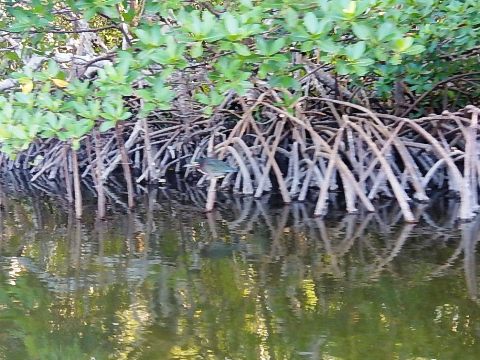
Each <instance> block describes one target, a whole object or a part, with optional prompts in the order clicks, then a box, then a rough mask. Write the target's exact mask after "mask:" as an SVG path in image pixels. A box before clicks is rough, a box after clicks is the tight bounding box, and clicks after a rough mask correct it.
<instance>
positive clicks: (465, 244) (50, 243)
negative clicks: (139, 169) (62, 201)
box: [0, 193, 480, 360]
mask: <svg viewBox="0 0 480 360" xmlns="http://www.w3.org/2000/svg"><path fill="white" fill-rule="evenodd" d="M182 196H183V195H182V194H179V193H174V194H161V193H159V194H150V195H149V196H148V197H147V196H146V197H145V198H144V199H143V200H142V201H143V203H142V204H141V205H140V206H139V207H138V208H139V209H142V210H139V211H137V212H134V213H130V214H128V213H126V211H123V210H121V209H117V210H118V211H116V210H115V209H112V211H111V213H114V215H111V216H110V217H109V219H108V221H106V222H101V221H96V220H95V219H94V209H91V211H87V217H86V218H85V219H84V220H83V221H82V222H79V221H76V220H74V217H73V216H72V214H71V213H70V214H69V213H68V212H66V211H65V210H62V209H61V207H60V206H59V205H58V203H57V202H51V201H49V200H48V199H44V198H38V197H37V198H30V197H25V196H21V195H18V196H13V195H12V196H9V197H7V198H5V199H3V201H4V205H5V206H4V209H3V210H2V211H1V212H0V216H1V218H0V226H1V229H0V230H1V231H0V233H1V238H0V359H6V360H13V359H22V360H25V359H39V360H49V359H62V360H67V359H75V360H79V359H97V360H98V359H235V360H236V359H272V360H273V359H362V360H364V359H382V360H383V359H478V358H479V356H480V355H479V354H480V345H479V342H480V306H479V301H478V299H477V286H478V275H477V274H478V261H477V260H478V259H477V255H476V253H475V246H476V243H477V241H478V238H479V237H480V231H479V227H480V225H479V224H480V219H477V220H476V221H474V222H473V223H468V224H457V223H455V221H454V220H452V214H451V211H454V210H451V207H448V206H447V205H448V204H447V205H445V204H442V205H441V206H442V207H441V208H438V206H437V207H430V208H425V209H417V211H419V212H420V213H419V214H420V215H419V217H420V218H421V221H420V223H419V224H416V225H405V224H402V222H401V215H399V210H398V208H395V207H391V206H387V205H385V206H384V207H380V210H379V212H378V213H375V214H358V215H354V216H352V215H350V216H344V215H342V214H341V213H336V212H333V214H334V215H332V216H330V217H328V218H326V219H314V218H311V217H310V216H309V215H310V214H311V213H312V211H311V208H310V207H309V206H308V205H305V204H294V205H292V206H289V207H278V206H275V205H274V204H273V205H272V202H271V201H268V199H262V200H261V201H259V200H253V199H249V198H234V199H230V200H227V201H224V202H223V204H222V205H221V206H220V207H219V208H220V209H219V211H217V212H216V213H214V214H211V215H209V216H207V215H205V214H203V213H202V212H201V209H200V208H199V207H198V206H195V205H194V204H192V203H191V201H187V200H185V199H183V197H182ZM453 208H454V206H453Z"/></svg>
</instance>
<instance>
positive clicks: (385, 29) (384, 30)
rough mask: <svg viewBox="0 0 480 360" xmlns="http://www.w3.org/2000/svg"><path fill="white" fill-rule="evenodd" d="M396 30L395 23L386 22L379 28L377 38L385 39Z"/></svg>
mask: <svg viewBox="0 0 480 360" xmlns="http://www.w3.org/2000/svg"><path fill="white" fill-rule="evenodd" d="M395 32H396V28H395V25H394V24H392V23H391V22H384V23H382V24H381V25H380V27H379V28H378V30H377V39H378V40H383V39H386V38H387V37H389V36H390V35H393V34H394V33H395Z"/></svg>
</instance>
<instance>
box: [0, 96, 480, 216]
mask: <svg viewBox="0 0 480 360" xmlns="http://www.w3.org/2000/svg"><path fill="white" fill-rule="evenodd" d="M317 93H318V92H317ZM280 95H281V94H280V92H278V93H277V92H276V91H273V90H266V91H264V92H257V93H256V98H253V99H252V98H250V99H248V100H246V99H244V98H232V99H231V100H230V101H229V102H228V104H230V105H228V106H233V105H232V104H237V105H240V110H238V108H237V109H236V110H235V111H233V110H231V109H229V108H227V107H226V106H227V105H225V106H224V107H223V108H221V109H219V110H218V111H217V112H216V113H215V115H214V116H213V117H212V118H211V119H206V118H204V117H202V116H193V115H192V116H190V115H182V116H180V117H179V118H178V119H177V118H176V117H175V116H172V117H169V116H170V115H168V114H164V113H159V115H156V116H155V117H149V118H142V119H140V120H138V121H135V122H130V123H129V122H124V123H121V124H117V126H116V127H115V128H113V129H112V130H109V131H106V132H103V133H100V132H99V131H98V130H97V129H96V130H95V131H94V132H93V134H91V135H87V136H85V137H84V138H83V139H81V146H80V148H79V149H78V150H76V151H74V150H73V149H71V146H70V144H68V143H64V142H62V141H60V140H57V139H49V140H45V141H41V140H40V139H38V140H36V141H35V143H34V144H32V145H31V146H30V147H29V148H28V149H27V150H25V151H24V152H22V153H19V154H17V158H16V159H15V161H12V160H9V159H8V157H6V155H5V154H1V159H2V162H1V164H2V166H3V167H4V169H16V168H19V169H26V170H27V171H28V172H29V173H30V174H31V181H32V183H35V184H37V187H38V188H42V189H45V191H47V190H48V189H51V190H48V191H53V189H54V186H57V187H58V185H52V181H51V180H52V179H55V180H58V181H60V183H59V184H60V188H61V189H63V191H65V193H66V194H65V198H66V199H67V201H68V202H71V201H74V203H75V209H76V216H77V217H81V204H82V198H81V193H80V191H81V186H80V181H82V182H84V183H85V185H87V186H86V187H87V189H88V188H91V189H95V190H94V193H96V195H97V198H98V201H99V208H98V211H99V215H103V216H104V215H105V208H106V202H107V201H114V202H122V201H123V200H122V198H121V197H122V196H121V194H119V195H120V196H117V195H115V196H114V194H113V193H110V192H105V191H103V188H104V186H105V185H104V184H105V183H109V182H110V181H111V179H112V178H113V177H114V176H115V174H118V173H119V172H120V173H123V178H124V179H125V181H124V183H125V184H124V185H123V186H124V187H125V188H126V189H125V190H126V191H123V192H124V193H125V194H126V208H132V207H133V205H134V193H135V191H136V190H135V187H139V186H141V185H142V183H143V182H148V183H158V181H159V180H161V179H160V177H162V176H167V177H168V176H170V175H171V174H177V175H176V176H177V177H178V178H180V179H182V178H183V179H192V178H197V179H200V181H198V185H199V186H200V185H201V184H203V183H204V182H205V180H206V179H207V178H205V177H200V176H198V174H197V173H196V172H195V171H192V168H189V167H184V165H185V164H188V163H190V162H191V161H193V160H197V159H199V158H201V157H204V156H207V155H210V156H216V157H218V158H219V159H223V160H224V161H226V162H228V163H230V164H231V165H232V166H235V167H237V168H238V169H239V171H238V172H237V173H235V174H230V175H228V176H226V177H225V178H224V179H223V180H222V181H221V182H219V181H218V180H213V179H210V181H209V191H208V194H207V197H206V199H204V200H205V201H206V202H207V204H206V207H205V208H206V210H207V211H210V210H212V209H213V206H214V203H215V197H216V195H215V194H216V190H217V185H219V186H220V187H221V188H222V189H224V188H231V189H233V190H234V191H238V192H241V193H242V194H245V195H253V196H254V197H255V198H259V197H261V196H262V195H264V194H265V193H268V192H270V191H272V190H278V191H279V193H280V194H281V196H282V199H283V201H284V202H285V203H291V202H292V201H294V200H299V201H305V200H307V199H314V200H315V201H316V204H317V206H316V208H315V211H314V214H315V215H317V216H323V215H325V214H326V213H327V212H328V210H329V207H330V206H332V205H333V204H332V202H331V201H330V200H331V199H332V196H331V194H332V191H333V190H334V191H336V192H342V193H343V195H344V196H343V198H344V200H345V207H346V210H347V211H348V212H356V211H357V209H359V208H358V206H361V208H363V209H366V210H367V211H375V208H374V206H373V204H372V200H373V199H378V198H380V197H393V198H394V199H395V201H396V202H397V204H398V205H399V206H400V208H401V210H402V214H403V218H404V220H406V221H407V222H414V221H416V220H418V217H417V216H416V215H415V213H414V212H413V211H412V204H411V197H413V198H415V199H416V200H420V201H426V200H428V199H429V195H430V194H432V190H433V189H435V188H448V189H450V190H452V191H455V192H457V193H458V195H459V212H458V217H459V218H460V219H463V220H468V219H471V218H472V217H473V216H474V214H475V212H476V211H478V209H479V189H478V188H479V186H480V162H479V161H478V160H479V152H480V146H479V145H478V141H479V139H478V135H479V134H478V126H479V124H478V114H479V113H480V109H478V108H476V107H474V106H469V107H467V108H465V109H463V110H460V111H458V112H455V113H448V112H445V113H442V114H441V115H431V116H424V117H422V118H419V119H407V118H404V117H399V116H395V115H391V114H380V113H376V112H374V111H372V110H371V109H368V108H366V107H364V106H360V105H358V104H352V103H349V102H346V101H341V100H336V99H331V98H329V97H327V95H325V96H324V97H314V96H305V97H303V98H300V99H298V100H297V101H296V102H295V103H294V104H292V105H291V106H290V107H288V108H285V107H282V106H281V105H279V104H280V101H279V100H280ZM172 114H176V113H175V112H172ZM67 160H69V161H67ZM72 179H73V181H72ZM62 182H63V183H62ZM72 182H73V184H72ZM53 183H55V182H53ZM92 185H94V186H92ZM329 201H330V202H329ZM204 206H205V205H204Z"/></svg>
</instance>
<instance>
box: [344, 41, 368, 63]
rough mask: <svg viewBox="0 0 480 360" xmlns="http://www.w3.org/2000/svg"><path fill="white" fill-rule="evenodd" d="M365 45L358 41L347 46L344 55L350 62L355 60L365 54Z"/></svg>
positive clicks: (363, 42)
mask: <svg viewBox="0 0 480 360" xmlns="http://www.w3.org/2000/svg"><path fill="white" fill-rule="evenodd" d="M365 49H366V43H365V41H359V42H357V43H355V44H353V45H349V46H347V47H346V48H345V53H346V55H347V57H348V58H349V59H350V60H357V59H360V58H361V57H362V55H363V54H364V53H365Z"/></svg>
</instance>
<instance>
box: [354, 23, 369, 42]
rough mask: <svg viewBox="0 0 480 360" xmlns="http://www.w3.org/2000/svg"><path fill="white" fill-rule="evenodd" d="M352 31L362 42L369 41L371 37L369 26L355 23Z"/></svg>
mask: <svg viewBox="0 0 480 360" xmlns="http://www.w3.org/2000/svg"><path fill="white" fill-rule="evenodd" d="M352 31H353V33H354V34H355V36H356V37H357V38H359V39H360V40H369V39H370V36H371V32H370V28H369V27H368V26H367V25H363V24H358V23H355V24H353V25H352Z"/></svg>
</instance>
